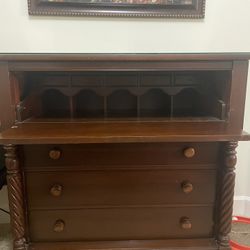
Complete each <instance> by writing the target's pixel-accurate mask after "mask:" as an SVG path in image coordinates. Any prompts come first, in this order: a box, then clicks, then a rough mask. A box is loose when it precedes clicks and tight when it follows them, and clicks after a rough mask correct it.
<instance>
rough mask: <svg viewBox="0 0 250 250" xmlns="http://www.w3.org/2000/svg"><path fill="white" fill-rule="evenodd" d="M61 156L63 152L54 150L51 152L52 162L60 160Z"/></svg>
mask: <svg viewBox="0 0 250 250" xmlns="http://www.w3.org/2000/svg"><path fill="white" fill-rule="evenodd" d="M61 155H62V152H61V150H59V149H52V150H50V151H49V157H50V159H52V160H58V159H60V157H61Z"/></svg>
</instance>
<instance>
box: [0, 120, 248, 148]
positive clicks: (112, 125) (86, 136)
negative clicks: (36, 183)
mask: <svg viewBox="0 0 250 250" xmlns="http://www.w3.org/2000/svg"><path fill="white" fill-rule="evenodd" d="M216 128H217V130H216ZM249 139H250V136H249V134H247V133H245V132H242V131H241V130H240V131H227V130H226V129H225V125H224V124H222V125H221V126H220V125H218V126H215V125H214V124H211V123H209V122H207V123H205V122H203V123H202V122H201V123H194V122H190V123H184V124H183V123H166V122H105V121H104V122H101V121H100V122H89V123H88V122H87V123H77V122H75V123H74V122H73V123H72V122H70V123H56V122H55V123H43V122H41V123H21V124H17V125H16V126H15V127H13V128H11V129H9V130H6V131H4V132H3V133H1V134H0V143H1V144H9V143H13V144H70V143H71V144H79V143H128V142H174V141H178V142H183V141H185V142H192V141H197V142H202V141H228V140H239V141H240V140H249Z"/></svg>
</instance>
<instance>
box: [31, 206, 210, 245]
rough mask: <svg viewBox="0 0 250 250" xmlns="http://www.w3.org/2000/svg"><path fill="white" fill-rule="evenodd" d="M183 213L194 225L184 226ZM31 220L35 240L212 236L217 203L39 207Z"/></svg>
mask: <svg viewBox="0 0 250 250" xmlns="http://www.w3.org/2000/svg"><path fill="white" fill-rule="evenodd" d="M182 217H188V218H190V220H191V221H192V224H193V226H192V229H190V230H185V229H182V227H181V224H180V223H181V219H182ZM57 220H63V221H64V222H65V230H64V231H63V232H61V233H56V232H54V230H53V228H54V224H55V222H56V221H57ZM29 221H30V237H31V241H35V242H39V241H52V242H53V241H88V240H93V241H101V240H114V241H115V240H150V239H151V240H153V239H176V238H180V239H182V238H210V237H212V236H213V226H214V222H213V206H196V207H169V208H166V207H155V208H154V207H138V208H133V207H121V208H91V209H77V210H63V209H60V210H56V209H55V210H45V211H44V210H36V211H31V212H30V213H29Z"/></svg>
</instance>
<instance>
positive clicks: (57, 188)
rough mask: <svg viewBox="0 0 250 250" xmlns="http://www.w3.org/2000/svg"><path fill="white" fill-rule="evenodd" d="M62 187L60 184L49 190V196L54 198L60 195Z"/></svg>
mask: <svg viewBox="0 0 250 250" xmlns="http://www.w3.org/2000/svg"><path fill="white" fill-rule="evenodd" d="M62 191H63V186H62V185H60V184H55V185H53V186H52V187H51V188H50V194H51V195H52V196H55V197H59V196H61V195H62Z"/></svg>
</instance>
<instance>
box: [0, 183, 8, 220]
mask: <svg viewBox="0 0 250 250" xmlns="http://www.w3.org/2000/svg"><path fill="white" fill-rule="evenodd" d="M0 208H3V209H5V210H7V211H9V204H8V193H7V187H6V186H4V187H3V188H2V189H1V191H0ZM9 222H10V216H9V215H8V214H6V213H4V212H2V211H0V224H4V223H9Z"/></svg>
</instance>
